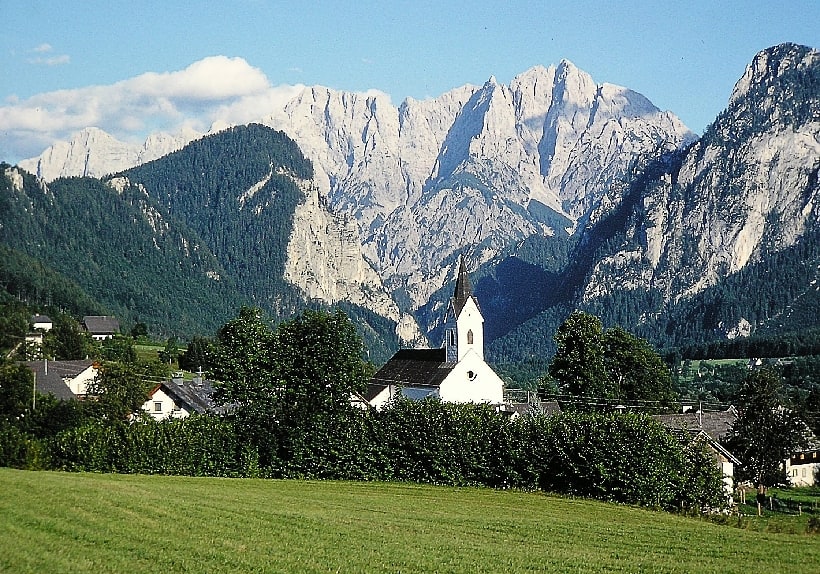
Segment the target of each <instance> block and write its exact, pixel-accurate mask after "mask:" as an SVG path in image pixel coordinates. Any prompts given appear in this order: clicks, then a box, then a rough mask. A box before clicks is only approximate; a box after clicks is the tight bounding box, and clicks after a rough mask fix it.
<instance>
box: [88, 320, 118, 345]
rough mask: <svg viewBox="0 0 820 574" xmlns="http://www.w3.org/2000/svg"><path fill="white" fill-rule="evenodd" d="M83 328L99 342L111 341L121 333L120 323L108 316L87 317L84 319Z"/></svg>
mask: <svg viewBox="0 0 820 574" xmlns="http://www.w3.org/2000/svg"><path fill="white" fill-rule="evenodd" d="M83 327H85V330H86V331H88V332H89V333H90V334H91V337H92V338H93V339H95V340H97V341H102V340H104V339H111V338H113V337H114V335H116V334H118V333H119V332H120V322H119V321H118V320H117V318H116V317H110V316H108V315H86V316H85V317H83Z"/></svg>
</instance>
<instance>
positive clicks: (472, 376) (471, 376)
mask: <svg viewBox="0 0 820 574" xmlns="http://www.w3.org/2000/svg"><path fill="white" fill-rule="evenodd" d="M477 376H478V373H476V372H475V371H467V378H468V379H470V380H471V381H474V380H475V378H476V377H477Z"/></svg>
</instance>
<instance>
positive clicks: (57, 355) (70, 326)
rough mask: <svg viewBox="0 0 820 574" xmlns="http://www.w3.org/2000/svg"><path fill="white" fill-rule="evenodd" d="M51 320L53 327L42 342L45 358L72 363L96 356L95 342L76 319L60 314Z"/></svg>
mask: <svg viewBox="0 0 820 574" xmlns="http://www.w3.org/2000/svg"><path fill="white" fill-rule="evenodd" d="M52 320H53V322H54V326H53V327H52V328H51V330H50V331H49V332H48V333H47V334H46V336H45V338H44V341H43V347H44V351H45V353H46V355H47V356H49V357H52V358H54V359H56V360H58V361H73V360H78V359H85V358H86V357H88V356H89V355H92V356H96V355H97V353H96V352H95V351H96V344H95V342H94V341H93V339H92V338H91V336H90V335H89V334H88V333H87V332H85V331H84V330H83V329H82V327H81V326H80V323H79V322H78V321H77V320H76V319H74V318H73V317H70V316H68V315H62V314H61V315H57V316H55V317H52Z"/></svg>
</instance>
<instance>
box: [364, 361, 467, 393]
mask: <svg viewBox="0 0 820 574" xmlns="http://www.w3.org/2000/svg"><path fill="white" fill-rule="evenodd" d="M446 358H447V354H446V351H445V349H400V350H399V351H398V352H397V353H396V354H395V355H393V357H392V358H391V359H390V360H389V361H387V362H386V363H385V364H384V366H383V367H382V368H381V369H379V370H378V371H377V372H376V374H375V375H373V378H372V379H370V384H369V385H368V388H367V391H366V392H365V396H364V398H365V399H367V400H368V401H370V400H373V399H374V398H375V397H376V396H377V395H378V394H379V393H380V392H381V391H383V390H384V389H385V388H387V386H388V385H398V386H402V387H429V388H437V387H438V386H440V385H441V383H442V381H444V379H445V378H447V375H449V374H450V371H452V370H453V367H455V363H448V362H447V361H446Z"/></svg>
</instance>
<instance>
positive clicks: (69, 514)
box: [0, 469, 820, 574]
mask: <svg viewBox="0 0 820 574" xmlns="http://www.w3.org/2000/svg"><path fill="white" fill-rule="evenodd" d="M0 549H2V550H0V571H2V572H15V573H22V572H95V573H98V572H127V573H129V574H131V573H140V572H162V573H173V572H716V573H721V574H725V573H731V572H738V573H743V574H751V573H754V572H765V573H766V574H772V573H775V572H789V573H797V572H811V573H816V572H818V566H819V565H820V536H812V535H807V534H800V535H795V534H773V533H765V532H754V531H750V530H742V529H738V528H734V527H731V526H721V525H717V524H712V523H710V522H708V521H703V520H698V519H692V518H685V517H681V516H676V515H671V514H667V513H663V512H652V511H647V510H641V509H635V508H630V507H623V506H615V505H609V504H603V503H597V502H589V501H581V500H572V499H567V498H559V497H552V496H546V495H543V494H538V493H522V492H510V491H494V490H489V489H471V488H447V487H430V486H418V485H410V484H381V483H347V482H299V481H273V480H250V479H203V478H184V477H159V476H134V475H100V474H67V473H52V472H26V471H17V470H10V469H0Z"/></svg>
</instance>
